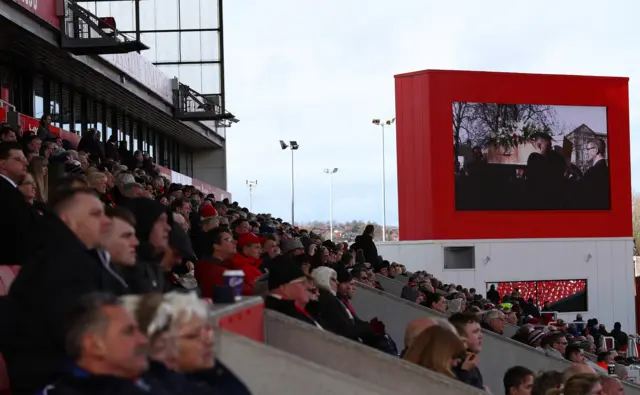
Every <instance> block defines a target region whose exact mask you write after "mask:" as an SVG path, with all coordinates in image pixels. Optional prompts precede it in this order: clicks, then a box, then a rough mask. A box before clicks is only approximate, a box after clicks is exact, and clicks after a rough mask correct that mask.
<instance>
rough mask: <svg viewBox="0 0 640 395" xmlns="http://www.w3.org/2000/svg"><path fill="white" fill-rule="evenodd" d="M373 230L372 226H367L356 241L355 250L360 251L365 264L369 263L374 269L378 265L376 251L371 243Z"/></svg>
mask: <svg viewBox="0 0 640 395" xmlns="http://www.w3.org/2000/svg"><path fill="white" fill-rule="evenodd" d="M374 232H375V228H374V227H373V225H367V226H366V227H365V228H364V231H363V232H362V235H361V236H360V238H359V239H358V241H356V248H355V249H356V250H362V252H363V254H364V259H365V262H369V263H371V265H373V266H374V267H375V266H376V265H377V264H378V263H379V261H378V249H377V248H376V244H375V243H374V242H373V236H374Z"/></svg>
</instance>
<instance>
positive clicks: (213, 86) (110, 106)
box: [0, 0, 237, 194]
mask: <svg viewBox="0 0 640 395" xmlns="http://www.w3.org/2000/svg"><path fill="white" fill-rule="evenodd" d="M0 20H1V22H2V23H0V34H2V37H3V40H2V43H0V89H1V97H0V99H2V102H1V104H2V110H1V111H0V118H1V119H0V121H7V122H9V123H13V124H16V126H18V124H19V125H20V126H21V127H23V128H25V127H26V128H32V127H37V120H38V119H39V118H41V117H42V116H45V115H50V116H51V118H52V123H53V126H55V127H56V128H60V130H61V132H60V133H64V134H65V136H67V137H68V138H70V139H72V140H74V139H75V137H73V136H76V137H77V136H79V135H81V134H82V133H83V132H85V131H86V130H87V129H89V128H96V129H98V131H99V132H100V133H101V136H102V139H103V140H104V141H106V140H107V139H108V138H109V137H110V136H112V135H114V134H115V135H117V138H118V140H119V141H124V144H126V146H127V148H128V149H130V150H143V151H148V152H149V153H150V155H151V156H153V157H154V158H155V159H156V162H157V163H158V164H159V165H161V166H163V167H164V168H165V169H164V171H165V174H167V175H173V178H175V179H180V180H181V181H183V182H189V181H192V182H193V183H195V184H199V185H201V186H206V187H205V189H207V190H211V191H212V192H213V191H217V192H219V194H223V192H222V191H223V190H226V186H227V179H226V178H227V177H226V147H225V135H226V133H225V130H226V128H227V127H228V126H230V125H231V124H232V123H233V122H237V119H236V118H235V117H234V116H233V115H232V114H231V113H230V112H229V111H227V109H226V106H225V95H224V93H225V92H224V62H223V60H224V56H223V52H224V51H223V45H222V42H223V35H222V0H144V1H138V0H136V1H98V2H75V1H69V0H38V1H35V0H34V1H31V0H25V1H23V0H19V1H18V0H16V1H11V0H1V1H0ZM154 63H156V64H157V65H154ZM174 77H175V78H174ZM56 130H58V129H56ZM67 132H68V133H67Z"/></svg>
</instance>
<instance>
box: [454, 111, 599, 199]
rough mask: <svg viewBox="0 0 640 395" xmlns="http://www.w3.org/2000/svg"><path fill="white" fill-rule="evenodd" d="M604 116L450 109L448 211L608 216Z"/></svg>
mask: <svg viewBox="0 0 640 395" xmlns="http://www.w3.org/2000/svg"><path fill="white" fill-rule="evenodd" d="M607 138H608V134H607V109H606V107H592V106H554V105H537V104H498V103H469V102H454V103H453V147H454V161H455V163H454V177H455V205H456V210H467V211H474V210H475V211H478V210H609V209H610V190H609V189H610V184H609V165H608V150H607V145H608V144H607V143H608V141H607Z"/></svg>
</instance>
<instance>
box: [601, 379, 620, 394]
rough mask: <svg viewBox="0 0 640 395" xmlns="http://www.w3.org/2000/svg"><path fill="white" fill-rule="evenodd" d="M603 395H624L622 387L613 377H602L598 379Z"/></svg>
mask: <svg viewBox="0 0 640 395" xmlns="http://www.w3.org/2000/svg"><path fill="white" fill-rule="evenodd" d="M600 385H602V394H603V395H624V387H622V384H621V383H620V381H619V380H618V379H616V378H615V377H608V376H602V377H601V378H600Z"/></svg>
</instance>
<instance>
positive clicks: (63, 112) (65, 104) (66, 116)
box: [60, 85, 72, 131]
mask: <svg viewBox="0 0 640 395" xmlns="http://www.w3.org/2000/svg"><path fill="white" fill-rule="evenodd" d="M71 103H72V102H71V93H70V92H69V87H68V86H67V85H63V86H62V98H61V103H60V121H61V122H62V129H64V130H66V131H70V130H71V115H72V114H71Z"/></svg>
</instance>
